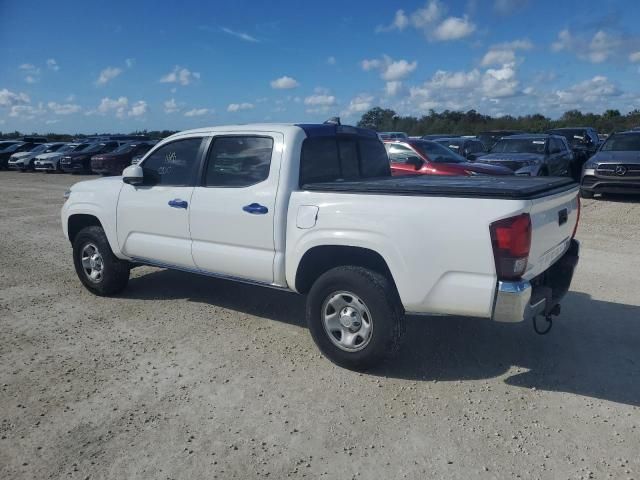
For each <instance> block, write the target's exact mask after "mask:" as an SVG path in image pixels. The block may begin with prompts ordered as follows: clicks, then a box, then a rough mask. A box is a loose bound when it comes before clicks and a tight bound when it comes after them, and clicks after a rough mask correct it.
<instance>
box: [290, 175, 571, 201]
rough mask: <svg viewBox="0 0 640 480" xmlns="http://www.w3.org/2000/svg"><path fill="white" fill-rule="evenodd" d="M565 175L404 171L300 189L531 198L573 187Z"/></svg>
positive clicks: (304, 186)
mask: <svg viewBox="0 0 640 480" xmlns="http://www.w3.org/2000/svg"><path fill="white" fill-rule="evenodd" d="M576 187H577V184H576V183H574V182H573V180H572V179H571V178H569V177H517V176H506V177H505V176H502V177H489V176H475V177H454V176H435V175H407V176H401V177H385V178H372V179H367V180H357V181H335V182H326V183H309V184H305V185H303V186H302V189H303V190H309V191H316V192H340V193H361V194H376V195H405V196H434V197H467V198H495V199H499V198H502V199H507V200H532V199H535V198H541V197H545V196H548V195H554V194H556V193H561V192H564V191H567V190H571V189H573V188H576Z"/></svg>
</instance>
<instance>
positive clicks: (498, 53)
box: [480, 39, 533, 67]
mask: <svg viewBox="0 0 640 480" xmlns="http://www.w3.org/2000/svg"><path fill="white" fill-rule="evenodd" d="M532 48H533V44H532V43H531V41H529V40H528V39H523V40H513V41H512V42H506V43H500V44H498V45H492V46H491V47H490V48H489V51H488V52H487V53H486V54H485V55H484V57H483V58H482V61H481V62H480V65H482V66H483V67H487V66H490V65H502V64H505V63H511V62H514V61H515V60H516V50H531V49H532Z"/></svg>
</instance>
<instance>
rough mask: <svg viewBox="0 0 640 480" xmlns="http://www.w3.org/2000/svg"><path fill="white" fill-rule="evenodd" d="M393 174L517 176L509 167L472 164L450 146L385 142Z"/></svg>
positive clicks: (416, 142)
mask: <svg viewBox="0 0 640 480" xmlns="http://www.w3.org/2000/svg"><path fill="white" fill-rule="evenodd" d="M384 146H385V148H386V149H387V154H388V155H389V161H390V162H391V174H392V175H479V174H484V175H513V172H512V171H511V170H509V169H508V168H504V167H499V166H493V165H484V164H479V163H475V162H468V161H467V160H466V159H465V158H464V157H461V156H460V155H458V154H457V153H455V152H452V151H451V150H449V149H448V148H447V147H443V146H442V145H440V144H438V143H436V142H431V141H428V140H404V141H397V140H395V141H394V140H391V141H386V142H384Z"/></svg>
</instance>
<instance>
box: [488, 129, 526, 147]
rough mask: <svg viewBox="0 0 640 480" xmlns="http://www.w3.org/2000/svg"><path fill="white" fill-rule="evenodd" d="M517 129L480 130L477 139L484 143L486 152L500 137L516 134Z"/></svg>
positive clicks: (517, 132)
mask: <svg viewBox="0 0 640 480" xmlns="http://www.w3.org/2000/svg"><path fill="white" fill-rule="evenodd" d="M519 133H522V132H519V131H517V130H491V131H489V132H482V133H479V134H478V135H477V139H478V140H480V141H481V142H482V143H484V149H485V150H486V151H487V152H488V151H489V150H491V147H493V146H494V145H495V144H496V142H497V141H498V140H500V139H501V138H502V137H509V136H511V135H517V134H519Z"/></svg>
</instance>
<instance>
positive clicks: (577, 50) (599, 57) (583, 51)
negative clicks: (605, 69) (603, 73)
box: [551, 29, 630, 63]
mask: <svg viewBox="0 0 640 480" xmlns="http://www.w3.org/2000/svg"><path fill="white" fill-rule="evenodd" d="M629 46H630V45H628V44H627V43H626V42H625V40H623V38H621V37H620V36H618V35H617V34H612V33H607V32H605V31H604V30H598V31H597V32H595V33H594V34H593V37H591V38H589V37H588V36H584V35H577V36H576V35H573V34H572V33H571V31H570V30H569V29H564V30H562V31H560V33H558V38H557V40H556V41H555V42H553V43H552V44H551V50H552V51H554V52H562V51H564V52H569V53H573V54H575V55H576V56H577V57H578V58H580V59H581V60H586V61H588V62H591V63H603V62H605V61H607V60H609V59H611V58H612V57H614V56H617V55H619V54H621V53H624V52H625V51H628V48H629Z"/></svg>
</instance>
